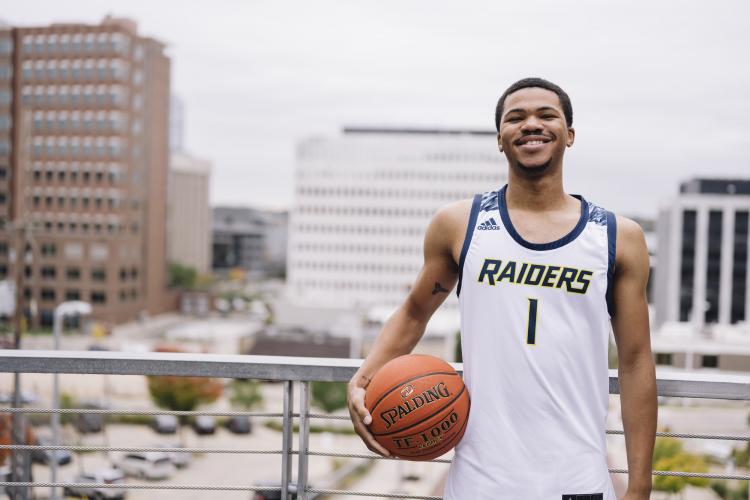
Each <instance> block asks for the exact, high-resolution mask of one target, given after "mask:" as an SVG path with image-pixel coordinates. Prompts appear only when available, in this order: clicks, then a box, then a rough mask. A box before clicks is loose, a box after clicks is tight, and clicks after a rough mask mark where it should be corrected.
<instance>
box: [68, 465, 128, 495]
mask: <svg viewBox="0 0 750 500" xmlns="http://www.w3.org/2000/svg"><path fill="white" fill-rule="evenodd" d="M66 482H68V483H105V484H124V483H125V475H124V474H123V473H122V471H121V470H120V469H114V468H108V469H99V470H97V471H96V472H94V473H93V474H91V473H84V474H79V475H77V476H75V477H74V478H72V479H70V480H68V481H66ZM127 493H128V490H127V489H125V488H83V487H80V486H72V485H69V486H65V487H64V488H63V495H65V496H69V497H78V498H81V497H85V498H95V499H96V500H104V499H105V498H106V499H110V498H125V496H126V495H127Z"/></svg>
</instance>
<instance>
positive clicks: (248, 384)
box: [229, 379, 263, 410]
mask: <svg viewBox="0 0 750 500" xmlns="http://www.w3.org/2000/svg"><path fill="white" fill-rule="evenodd" d="M260 388H261V386H260V382H259V381H257V380H239V379H238V380H233V381H232V383H231V384H230V385H229V390H230V393H231V394H230V396H229V402H230V403H231V404H232V406H237V407H240V408H244V409H246V410H251V409H253V408H255V407H258V406H260V405H261V404H262V403H263V393H261V391H260Z"/></svg>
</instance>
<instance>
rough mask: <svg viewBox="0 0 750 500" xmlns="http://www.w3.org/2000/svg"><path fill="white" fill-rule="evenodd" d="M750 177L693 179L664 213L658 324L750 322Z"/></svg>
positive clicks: (660, 226) (660, 231)
mask: <svg viewBox="0 0 750 500" xmlns="http://www.w3.org/2000/svg"><path fill="white" fill-rule="evenodd" d="M749 214H750V180H748V179H742V180H727V179H694V180H691V181H689V182H685V183H683V184H682V186H681V187H680V195H679V196H678V197H677V198H676V199H675V200H672V201H671V202H670V203H669V205H667V206H666V207H665V208H664V209H663V210H662V211H661V213H660V216H659V220H658V223H657V231H658V236H659V245H658V265H657V269H656V277H655V278H656V281H655V283H654V284H655V293H656V296H655V306H656V317H655V326H656V327H657V328H658V327H661V326H662V325H663V324H664V323H667V322H690V323H692V324H693V327H694V329H695V330H696V331H702V330H703V329H704V326H705V325H708V324H713V323H718V324H721V325H729V324H735V323H739V322H743V321H744V322H747V321H748V320H749V319H750V318H748V314H749V313H750V293H748V291H749V290H750V273H749V272H748V270H749V269H750V261H749V260H748V258H749V257H750V252H748V245H750V240H749V239H748V238H749V234H748V233H749V231H748V216H749Z"/></svg>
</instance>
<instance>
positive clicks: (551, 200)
mask: <svg viewBox="0 0 750 500" xmlns="http://www.w3.org/2000/svg"><path fill="white" fill-rule="evenodd" d="M569 198H571V197H570V196H568V195H567V194H565V190H564V189H563V183H562V169H557V171H555V172H550V173H548V174H547V175H543V176H541V177H538V178H529V177H526V176H522V175H519V174H518V173H517V172H514V171H513V169H512V168H511V169H510V171H509V172H508V189H507V191H506V192H505V202H506V204H507V206H508V207H512V208H518V209H521V210H531V211H536V212H545V211H550V210H559V209H563V208H564V207H566V205H567V204H569V203H570V202H571V201H572V200H570V199H569Z"/></svg>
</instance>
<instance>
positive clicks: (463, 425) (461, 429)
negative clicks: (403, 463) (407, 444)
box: [397, 407, 469, 459]
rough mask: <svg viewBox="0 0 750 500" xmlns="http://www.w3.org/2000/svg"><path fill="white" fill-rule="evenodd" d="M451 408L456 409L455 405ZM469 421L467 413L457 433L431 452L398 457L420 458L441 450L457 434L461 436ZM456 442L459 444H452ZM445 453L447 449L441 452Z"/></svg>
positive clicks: (431, 449) (399, 456)
mask: <svg viewBox="0 0 750 500" xmlns="http://www.w3.org/2000/svg"><path fill="white" fill-rule="evenodd" d="M451 410H455V407H453V408H451ZM468 423H469V416H468V414H467V415H466V418H465V419H464V421H463V423H462V424H461V428H460V429H458V432H456V434H455V435H454V436H453V437H452V438H451V439H450V440H448V441H446V442H445V443H443V444H442V445H441V446H440V447H438V448H430V450H429V452H426V453H422V454H421V455H397V456H398V458H402V459H409V458H419V457H423V456H425V455H430V454H432V453H435V452H436V451H440V450H442V449H443V448H445V447H446V446H448V444H450V443H451V441H452V440H453V439H455V438H456V436H460V435H461V433H462V432H463V430H464V428H465V427H466V425H467V424H468ZM456 444H458V443H453V444H452V446H455V445H456ZM452 446H451V447H452ZM449 448H450V447H449ZM445 453H447V450H446V451H444V452H443V453H441V455H442V454H445ZM438 456H440V455H438ZM435 458H437V457H435Z"/></svg>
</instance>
